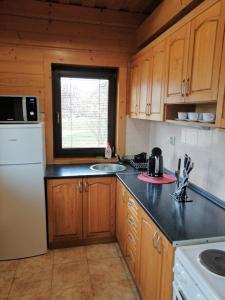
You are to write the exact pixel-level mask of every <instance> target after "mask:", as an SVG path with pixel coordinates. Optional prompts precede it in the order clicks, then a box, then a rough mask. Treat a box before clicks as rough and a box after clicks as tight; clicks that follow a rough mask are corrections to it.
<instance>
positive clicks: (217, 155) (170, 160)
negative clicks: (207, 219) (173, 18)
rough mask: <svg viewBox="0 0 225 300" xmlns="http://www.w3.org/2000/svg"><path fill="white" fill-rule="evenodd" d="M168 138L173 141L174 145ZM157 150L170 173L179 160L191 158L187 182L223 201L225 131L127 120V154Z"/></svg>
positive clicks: (224, 190) (224, 196) (224, 186)
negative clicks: (156, 148)
mask: <svg viewBox="0 0 225 300" xmlns="http://www.w3.org/2000/svg"><path fill="white" fill-rule="evenodd" d="M170 137H172V138H174V137H175V145H171V144H170ZM156 146H158V147H160V148H161V149H162V151H163V159H164V166H165V167H166V168H168V169H170V170H172V171H174V170H175V169H176V168H177V162H178V159H179V157H181V158H182V160H183V157H184V154H185V153H187V154H188V155H190V156H191V158H192V160H193V162H194V164H195V168H194V170H193V171H192V172H191V174H190V181H191V182H193V183H195V184H196V185H198V186H200V187H202V188H203V189H204V190H206V191H208V192H210V193H212V194H213V195H215V196H217V197H219V198H220V199H222V200H224V201H225V130H219V129H211V130H205V129H200V128H191V127H182V126H175V125H171V124H167V123H162V122H149V121H141V120H135V119H130V118H128V119H127V130H126V154H137V153H140V152H143V151H145V152H147V153H149V152H150V150H151V149H152V148H153V147H156Z"/></svg>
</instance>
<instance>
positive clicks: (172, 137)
mask: <svg viewBox="0 0 225 300" xmlns="http://www.w3.org/2000/svg"><path fill="white" fill-rule="evenodd" d="M175 144H176V137H175V136H170V145H173V146H174V145H175Z"/></svg>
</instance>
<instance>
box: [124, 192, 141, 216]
mask: <svg viewBox="0 0 225 300" xmlns="http://www.w3.org/2000/svg"><path fill="white" fill-rule="evenodd" d="M127 208H128V212H129V211H130V212H131V214H133V215H134V216H136V217H137V215H138V211H139V207H138V204H137V202H136V200H135V199H134V198H133V197H132V196H130V195H129V197H128V200H127Z"/></svg>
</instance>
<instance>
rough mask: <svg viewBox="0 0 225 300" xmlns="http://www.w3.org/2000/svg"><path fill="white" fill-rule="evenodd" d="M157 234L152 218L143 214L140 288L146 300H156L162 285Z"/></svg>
mask: <svg viewBox="0 0 225 300" xmlns="http://www.w3.org/2000/svg"><path fill="white" fill-rule="evenodd" d="M156 232H157V231H156V229H155V227H154V226H153V224H152V222H151V221H150V218H149V217H147V216H146V215H145V214H143V215H142V217H141V239H140V259H139V288H140V292H141V296H142V298H143V299H144V300H156V299H157V298H156V297H157V293H158V289H159V284H160V275H161V274H160V273H161V268H162V261H161V255H160V254H159V253H158V252H157V250H156V248H155V246H154V239H155V238H156V236H155V234H156ZM155 243H156V241H155ZM157 300H158V299H157Z"/></svg>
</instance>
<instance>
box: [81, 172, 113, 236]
mask: <svg viewBox="0 0 225 300" xmlns="http://www.w3.org/2000/svg"><path fill="white" fill-rule="evenodd" d="M83 185H84V194H83V218H84V221H83V234H84V238H85V239H88V238H104V237H113V236H114V234H115V196H116V193H115V188H116V178H115V177H94V178H87V179H85V178H84V179H83Z"/></svg>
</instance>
